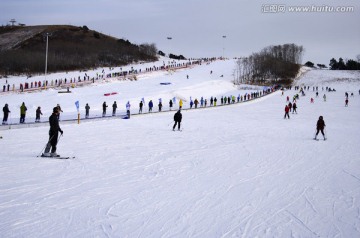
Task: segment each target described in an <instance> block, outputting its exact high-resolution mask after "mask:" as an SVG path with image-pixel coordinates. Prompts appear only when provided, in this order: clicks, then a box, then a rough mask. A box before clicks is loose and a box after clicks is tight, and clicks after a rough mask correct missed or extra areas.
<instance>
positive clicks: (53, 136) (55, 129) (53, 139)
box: [43, 107, 64, 157]
mask: <svg viewBox="0 0 360 238" xmlns="http://www.w3.org/2000/svg"><path fill="white" fill-rule="evenodd" d="M58 114H59V109H58V107H54V108H53V113H52V114H51V116H50V117H49V124H50V130H49V141H48V143H47V145H46V148H45V151H44V154H43V155H44V156H45V157H56V156H58V155H57V154H56V145H57V142H58V137H59V132H60V133H61V135H63V133H64V132H63V131H62V130H61V128H60V126H59V119H58ZM50 148H51V153H49V152H50Z"/></svg>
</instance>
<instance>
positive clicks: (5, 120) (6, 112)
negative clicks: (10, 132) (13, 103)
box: [2, 103, 10, 124]
mask: <svg viewBox="0 0 360 238" xmlns="http://www.w3.org/2000/svg"><path fill="white" fill-rule="evenodd" d="M3 112H4V117H3V121H2V124H7V120H8V117H9V113H10V110H9V105H8V104H7V103H6V104H5V106H4V107H3Z"/></svg>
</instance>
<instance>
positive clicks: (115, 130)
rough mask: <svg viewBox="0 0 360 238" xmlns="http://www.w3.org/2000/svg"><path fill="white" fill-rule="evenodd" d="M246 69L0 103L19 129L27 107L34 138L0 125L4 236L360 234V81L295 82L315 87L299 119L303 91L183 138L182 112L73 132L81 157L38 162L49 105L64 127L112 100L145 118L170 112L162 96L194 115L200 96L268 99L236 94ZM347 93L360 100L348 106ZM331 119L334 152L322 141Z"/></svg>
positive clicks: (227, 115) (335, 77) (327, 76)
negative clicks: (176, 117) (320, 126)
mask: <svg viewBox="0 0 360 238" xmlns="http://www.w3.org/2000/svg"><path fill="white" fill-rule="evenodd" d="M160 63H161V62H160ZM139 67H142V66H140V65H139ZM234 69H235V61H234V60H226V61H216V62H213V63H210V64H205V63H204V64H202V65H200V66H196V67H189V68H186V69H181V70H177V71H174V72H172V73H169V72H167V71H161V72H153V73H145V74H143V75H142V76H141V77H140V76H139V78H138V80H137V81H116V80H115V81H110V82H108V83H101V84H100V83H95V84H93V85H90V86H86V87H79V88H74V89H71V90H72V93H69V94H58V93H57V91H56V90H55V89H49V90H46V91H42V92H33V93H21V94H18V93H6V94H1V95H0V105H1V106H3V105H4V104H5V103H8V104H9V108H10V111H11V118H9V120H10V122H13V123H17V122H18V120H19V106H20V105H21V103H22V102H25V104H26V105H27V106H28V114H27V118H26V122H27V123H28V127H22V128H18V129H14V127H11V125H5V126H1V127H0V128H1V129H2V130H1V131H0V133H1V136H3V139H1V140H0V148H1V149H0V178H1V183H0V219H1V223H0V237H37V238H39V237H344V238H348V237H360V149H359V142H360V127H359V121H360V110H359V108H360V96H359V89H360V73H359V72H349V71H330V70H309V71H307V72H306V73H305V74H303V75H302V76H301V77H300V78H298V79H297V80H296V81H295V84H296V85H302V86H304V85H305V86H309V90H305V94H306V95H305V96H301V95H300V98H299V100H297V105H298V113H297V114H292V113H290V119H284V107H285V104H287V102H286V97H287V96H289V97H290V99H291V101H292V97H293V96H294V95H295V94H297V93H299V91H298V90H294V87H293V88H292V89H291V90H285V91H284V95H282V92H281V91H277V92H275V93H272V94H270V95H268V96H265V97H262V98H260V99H256V100H253V101H250V102H243V103H238V104H233V105H228V106H217V107H207V108H205V109H191V110H182V114H183V121H182V125H181V127H182V129H183V130H182V131H181V132H179V131H174V132H173V131H172V125H173V114H174V110H173V111H172V112H163V113H151V114H148V113H146V114H144V115H132V116H131V118H130V119H129V120H124V119H121V117H120V116H119V117H114V118H112V117H108V118H104V119H101V118H100V119H97V120H90V119H88V120H85V119H82V120H81V122H80V124H76V123H75V122H74V123H66V122H65V121H60V126H61V127H62V129H63V131H64V135H63V137H60V141H59V144H58V150H57V152H58V153H59V154H61V155H63V156H70V157H74V156H75V158H70V159H67V160H60V159H51V158H50V159H49V158H41V157H37V156H38V155H39V154H40V153H41V150H42V148H44V146H45V144H46V142H47V140H48V129H49V126H48V123H46V122H45V123H38V124H36V125H37V127H34V126H33V125H34V124H30V122H33V121H34V117H35V109H36V108H37V107H38V106H41V107H42V109H43V114H44V115H43V116H42V120H43V121H46V120H47V118H48V117H49V116H50V113H51V111H52V108H53V107H54V106H55V105H56V104H58V103H59V104H61V106H62V109H63V111H64V113H63V114H62V118H63V119H66V118H69V119H70V118H76V117H77V111H76V107H75V105H74V102H75V101H77V100H78V101H79V102H80V113H81V116H82V117H83V115H84V106H85V103H89V105H90V107H91V109H90V116H95V115H100V114H101V105H102V103H103V102H104V101H106V102H107V103H108V105H109V109H108V113H110V112H109V111H111V109H110V108H111V105H112V103H113V101H117V103H118V106H119V109H118V110H119V113H121V114H123V113H125V104H126V103H127V101H130V103H131V104H132V107H131V113H137V111H138V104H139V102H140V100H141V99H142V98H144V100H145V102H146V103H145V106H144V112H147V102H148V101H149V100H150V99H151V100H153V101H154V104H155V106H154V109H153V110H154V111H157V103H158V99H159V98H162V101H163V104H164V110H165V111H167V110H168V101H169V100H170V99H173V98H174V97H175V98H177V100H179V99H180V98H181V99H183V100H184V107H185V108H188V107H189V101H190V97H192V99H193V100H194V99H195V98H197V99H198V100H200V98H201V97H202V96H203V97H204V98H207V99H208V100H209V98H210V97H211V96H213V97H215V96H216V97H217V98H218V99H220V97H221V96H230V95H236V96H237V95H238V94H241V95H243V94H245V93H246V92H255V91H256V90H259V89H261V87H260V88H259V87H251V86H243V87H236V86H234V85H233V84H232V80H233V70H234ZM106 70H108V69H106ZM211 70H212V71H213V73H212V74H210V71H211ZM99 71H101V69H99ZM71 74H73V75H74V77H75V76H76V77H77V76H78V75H80V74H81V73H79V72H69V73H68V74H67V75H71ZM88 74H90V72H88ZM81 75H83V74H81ZM187 75H188V76H189V79H187V77H186V76H187ZM221 76H223V77H221ZM38 77H39V78H41V77H43V76H38ZM48 77H49V78H51V77H61V76H59V75H48ZM2 80H4V79H2ZM8 80H9V81H11V83H12V82H20V81H22V80H24V78H21V77H12V78H9V79H8ZM161 82H171V84H170V85H161V84H160V83H161ZM316 86H317V87H318V90H319V91H318V92H319V96H318V97H316V95H315V91H313V87H316ZM326 87H331V88H332V89H335V90H336V91H334V92H327V91H326ZM245 88H246V89H245ZM322 88H324V89H322ZM315 90H316V89H315ZM106 92H118V94H116V95H113V96H110V97H105V96H104V93H106ZM345 92H348V93H349V95H351V93H353V94H354V96H349V105H348V107H345ZM324 94H326V97H327V98H326V101H324V100H323V95H324ZM311 98H314V103H310V99H311ZM177 103H178V101H177V102H176V104H175V108H177V107H178V104H177ZM219 104H220V101H219V100H218V105H219ZM208 105H209V104H208ZM320 115H322V116H323V117H324V120H325V123H326V136H327V138H328V139H327V140H326V141H324V140H323V139H322V136H321V135H319V136H318V138H319V139H320V140H319V141H316V140H313V137H314V134H315V127H316V122H317V119H318V118H319V116H320ZM9 128H11V129H10V130H9Z"/></svg>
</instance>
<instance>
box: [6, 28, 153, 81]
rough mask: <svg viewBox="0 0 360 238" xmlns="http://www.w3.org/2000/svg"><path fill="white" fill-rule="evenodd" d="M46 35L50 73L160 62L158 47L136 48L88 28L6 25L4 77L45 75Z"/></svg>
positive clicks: (151, 45) (136, 46) (150, 45)
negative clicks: (157, 59) (141, 62)
mask: <svg viewBox="0 0 360 238" xmlns="http://www.w3.org/2000/svg"><path fill="white" fill-rule="evenodd" d="M46 34H49V49H48V72H57V71H67V70H76V69H88V68H93V67H98V66H122V65H126V64H129V63H132V62H138V61H153V60H156V52H157V49H156V47H155V45H154V44H142V45H140V46H139V45H135V44H132V43H131V42H129V41H128V40H123V39H117V38H114V37H110V36H107V35H104V34H101V33H99V32H97V31H93V30H90V29H88V27H87V26H83V27H76V26H66V25H51V26H22V27H20V26H18V27H9V26H6V27H1V28H0V74H2V75H8V74H22V73H26V74H33V73H42V72H44V70H45V52H46Z"/></svg>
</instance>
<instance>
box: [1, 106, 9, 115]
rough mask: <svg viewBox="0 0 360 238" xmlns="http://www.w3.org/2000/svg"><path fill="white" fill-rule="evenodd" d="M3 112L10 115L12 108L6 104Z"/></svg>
mask: <svg viewBox="0 0 360 238" xmlns="http://www.w3.org/2000/svg"><path fill="white" fill-rule="evenodd" d="M3 112H4V115H6V116H7V115H9V112H10V110H9V107H8V106H4V107H3Z"/></svg>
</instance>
